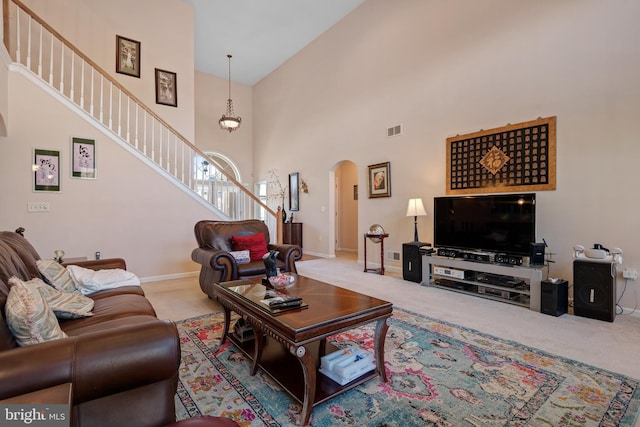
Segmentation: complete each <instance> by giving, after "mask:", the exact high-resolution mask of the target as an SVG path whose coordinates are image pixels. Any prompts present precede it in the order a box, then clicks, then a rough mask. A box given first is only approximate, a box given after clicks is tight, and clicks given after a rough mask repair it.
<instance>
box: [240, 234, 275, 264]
mask: <svg viewBox="0 0 640 427" xmlns="http://www.w3.org/2000/svg"><path fill="white" fill-rule="evenodd" d="M231 242H232V243H233V250H234V251H244V250H246V249H248V250H249V258H251V261H259V260H261V259H262V256H263V255H264V254H266V253H267V252H269V251H268V250H267V242H266V241H265V240H264V233H256V234H251V235H249V236H231Z"/></svg>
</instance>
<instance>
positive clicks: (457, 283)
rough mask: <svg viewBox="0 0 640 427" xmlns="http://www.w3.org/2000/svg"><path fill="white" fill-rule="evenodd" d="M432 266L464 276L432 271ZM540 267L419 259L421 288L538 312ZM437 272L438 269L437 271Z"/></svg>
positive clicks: (448, 259)
mask: <svg viewBox="0 0 640 427" xmlns="http://www.w3.org/2000/svg"><path fill="white" fill-rule="evenodd" d="M434 267H442V268H443V269H444V270H448V269H453V270H456V271H455V272H454V273H457V272H458V271H463V272H465V273H466V274H464V275H463V277H459V276H460V274H458V275H457V277H456V275H451V274H448V273H450V272H441V274H438V273H436V272H434ZM543 268H544V266H515V265H514V266H512V265H504V264H496V263H486V262H474V261H465V260H462V259H456V258H447V257H442V256H437V255H423V256H422V282H421V283H420V284H421V285H427V286H434V287H438V288H443V289H448V290H452V291H456V292H461V293H465V294H470V295H475V296H478V297H482V298H488V299H491V300H495V301H501V302H506V303H509V304H515V305H519V306H523V307H527V308H529V309H531V310H534V311H538V312H539V311H540V282H541V281H542V270H543ZM439 270H440V269H439Z"/></svg>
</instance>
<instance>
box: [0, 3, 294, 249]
mask: <svg viewBox="0 0 640 427" xmlns="http://www.w3.org/2000/svg"><path fill="white" fill-rule="evenodd" d="M3 17H4V34H3V38H4V44H5V47H6V49H7V51H8V52H9V55H10V56H11V59H12V61H13V62H14V64H16V65H17V66H18V67H20V68H21V71H22V70H23V71H25V72H26V74H27V75H28V76H30V77H32V78H33V80H34V81H36V82H37V83H38V84H40V85H41V86H43V88H44V89H46V90H49V91H51V92H53V93H54V94H55V95H56V96H58V97H60V98H61V100H62V101H63V102H68V103H70V104H71V105H72V106H73V109H74V110H75V111H76V112H77V113H78V115H80V116H82V117H84V118H85V119H86V120H88V121H90V122H91V123H92V124H93V125H94V126H98V127H100V128H101V129H102V130H104V131H105V132H106V133H108V134H109V135H110V136H111V137H112V140H114V141H115V142H116V143H118V144H120V145H122V146H123V147H124V148H126V149H127V150H128V151H129V152H130V153H132V154H133V155H135V156H137V157H139V158H140V159H141V160H143V161H145V163H147V164H148V165H149V166H150V167H152V168H154V169H155V170H156V171H158V173H160V174H161V175H163V176H164V177H165V178H167V179H169V180H170V181H172V182H173V183H174V184H175V185H177V186H178V187H180V188H181V189H182V190H183V191H185V192H187V193H188V194H190V195H191V196H192V197H194V198H195V199H196V200H198V201H199V202H200V203H202V204H204V205H205V206H207V207H208V208H209V209H210V210H211V211H212V212H213V213H214V214H215V215H217V216H218V217H220V218H222V219H226V220H241V219H250V218H261V219H263V220H264V221H265V223H266V224H267V226H268V228H269V231H270V234H271V236H273V238H275V240H276V241H278V242H282V229H281V228H282V227H281V224H282V213H281V211H280V209H279V208H278V211H277V212H276V211H273V210H272V209H270V208H269V207H268V206H267V205H265V204H264V203H263V202H262V201H261V200H260V199H258V198H257V197H256V196H255V195H254V194H253V193H252V192H251V191H249V190H247V189H246V188H245V187H244V186H243V185H242V184H241V183H239V182H238V181H236V179H235V178H234V177H233V176H231V175H229V174H228V173H227V172H225V171H224V169H223V168H222V167H221V166H220V165H218V164H217V163H216V162H215V160H213V159H211V158H209V157H208V156H207V155H206V154H205V153H203V152H202V151H201V150H200V149H198V148H197V147H196V146H195V145H193V144H192V143H191V142H189V141H188V140H187V139H186V138H185V137H184V136H182V135H181V134H180V133H179V132H178V131H176V130H175V129H173V128H172V127H171V126H170V125H169V124H168V123H166V122H165V121H164V120H163V119H162V118H161V117H159V116H158V115H157V114H156V113H154V112H153V111H152V110H151V109H150V108H149V107H147V106H146V105H145V104H144V103H143V102H142V101H140V100H139V99H138V98H136V97H135V95H133V94H132V93H131V92H129V91H128V90H127V89H126V88H125V87H124V86H122V85H121V84H120V83H118V82H117V81H116V80H115V79H114V78H112V77H111V76H110V75H109V74H108V73H107V72H106V71H104V70H103V69H101V68H100V67H99V66H98V65H97V64H95V63H94V62H93V61H92V60H91V59H89V58H88V57H87V56H86V55H84V54H83V53H82V52H80V50H79V49H77V48H76V47H75V46H73V44H71V43H70V42H69V41H68V40H66V39H65V38H64V37H62V36H61V35H60V34H58V33H57V32H56V31H55V30H54V29H53V28H51V27H50V26H49V25H48V24H47V23H46V22H44V21H43V20H42V19H41V18H40V17H38V16H37V15H36V14H35V13H33V12H32V11H31V10H30V9H29V8H28V7H26V6H25V5H24V4H22V3H21V2H20V1H19V0H3ZM203 165H206V167H204V168H203Z"/></svg>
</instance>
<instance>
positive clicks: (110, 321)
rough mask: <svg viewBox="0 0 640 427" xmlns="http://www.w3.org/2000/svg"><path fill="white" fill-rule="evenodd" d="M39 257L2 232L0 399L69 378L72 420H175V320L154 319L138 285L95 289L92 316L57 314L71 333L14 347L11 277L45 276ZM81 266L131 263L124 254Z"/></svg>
mask: <svg viewBox="0 0 640 427" xmlns="http://www.w3.org/2000/svg"><path fill="white" fill-rule="evenodd" d="M38 259H40V257H39V255H38V253H37V252H36V250H35V249H34V248H33V246H31V244H30V243H29V242H28V241H27V240H26V239H25V238H24V237H22V236H21V235H19V234H16V233H14V232H9V231H3V232H0V308H1V309H2V310H1V311H2V316H1V317H0V400H2V399H8V398H11V397H16V396H20V395H23V394H25V393H30V392H33V391H37V390H42V389H45V388H49V387H53V386H56V385H59V384H65V383H71V384H72V395H73V402H72V409H71V417H72V422H73V426H90V427H101V426H110V427H116V426H118V427H119V426H136V427H141V426H148V427H159V426H163V425H165V424H169V423H173V422H175V403H174V395H175V392H176V387H177V381H178V367H179V364H180V344H179V339H178V332H177V329H176V326H175V324H174V323H172V322H170V321H162V320H159V319H158V318H157V317H156V313H155V311H154V309H153V307H152V306H151V303H150V302H149V301H148V300H147V299H146V298H145V296H144V292H143V291H142V288H140V287H137V286H131V287H122V288H118V289H111V290H105V291H100V292H98V293H95V294H93V295H91V298H92V299H93V300H94V301H95V305H94V308H93V313H94V315H93V316H91V317H85V318H81V319H73V320H59V323H60V326H61V328H62V330H63V331H64V332H65V333H66V334H67V335H68V338H62V339H58V340H53V341H47V342H43V343H38V344H32V345H28V346H25V347H19V346H17V344H16V341H15V339H14V337H13V335H12V334H11V331H10V330H9V328H8V326H7V323H6V317H5V310H4V308H5V303H6V300H7V295H8V292H9V286H8V285H7V282H8V279H9V278H10V277H12V276H16V277H18V278H20V279H21V280H25V281H26V280H30V279H32V278H36V277H41V276H40V274H39V272H38V269H37V266H36V260H38ZM78 265H81V266H84V267H86V268H93V269H99V268H114V267H118V268H122V269H126V264H125V262H124V260H122V259H111V260H100V261H89V262H87V263H84V264H83V263H78ZM214 425H215V424H214Z"/></svg>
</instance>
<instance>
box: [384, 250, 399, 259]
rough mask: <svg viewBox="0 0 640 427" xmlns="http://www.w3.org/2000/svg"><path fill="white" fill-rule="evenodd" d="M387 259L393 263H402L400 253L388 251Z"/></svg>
mask: <svg viewBox="0 0 640 427" xmlns="http://www.w3.org/2000/svg"><path fill="white" fill-rule="evenodd" d="M387 259H388V260H391V261H400V252H395V251H387Z"/></svg>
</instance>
